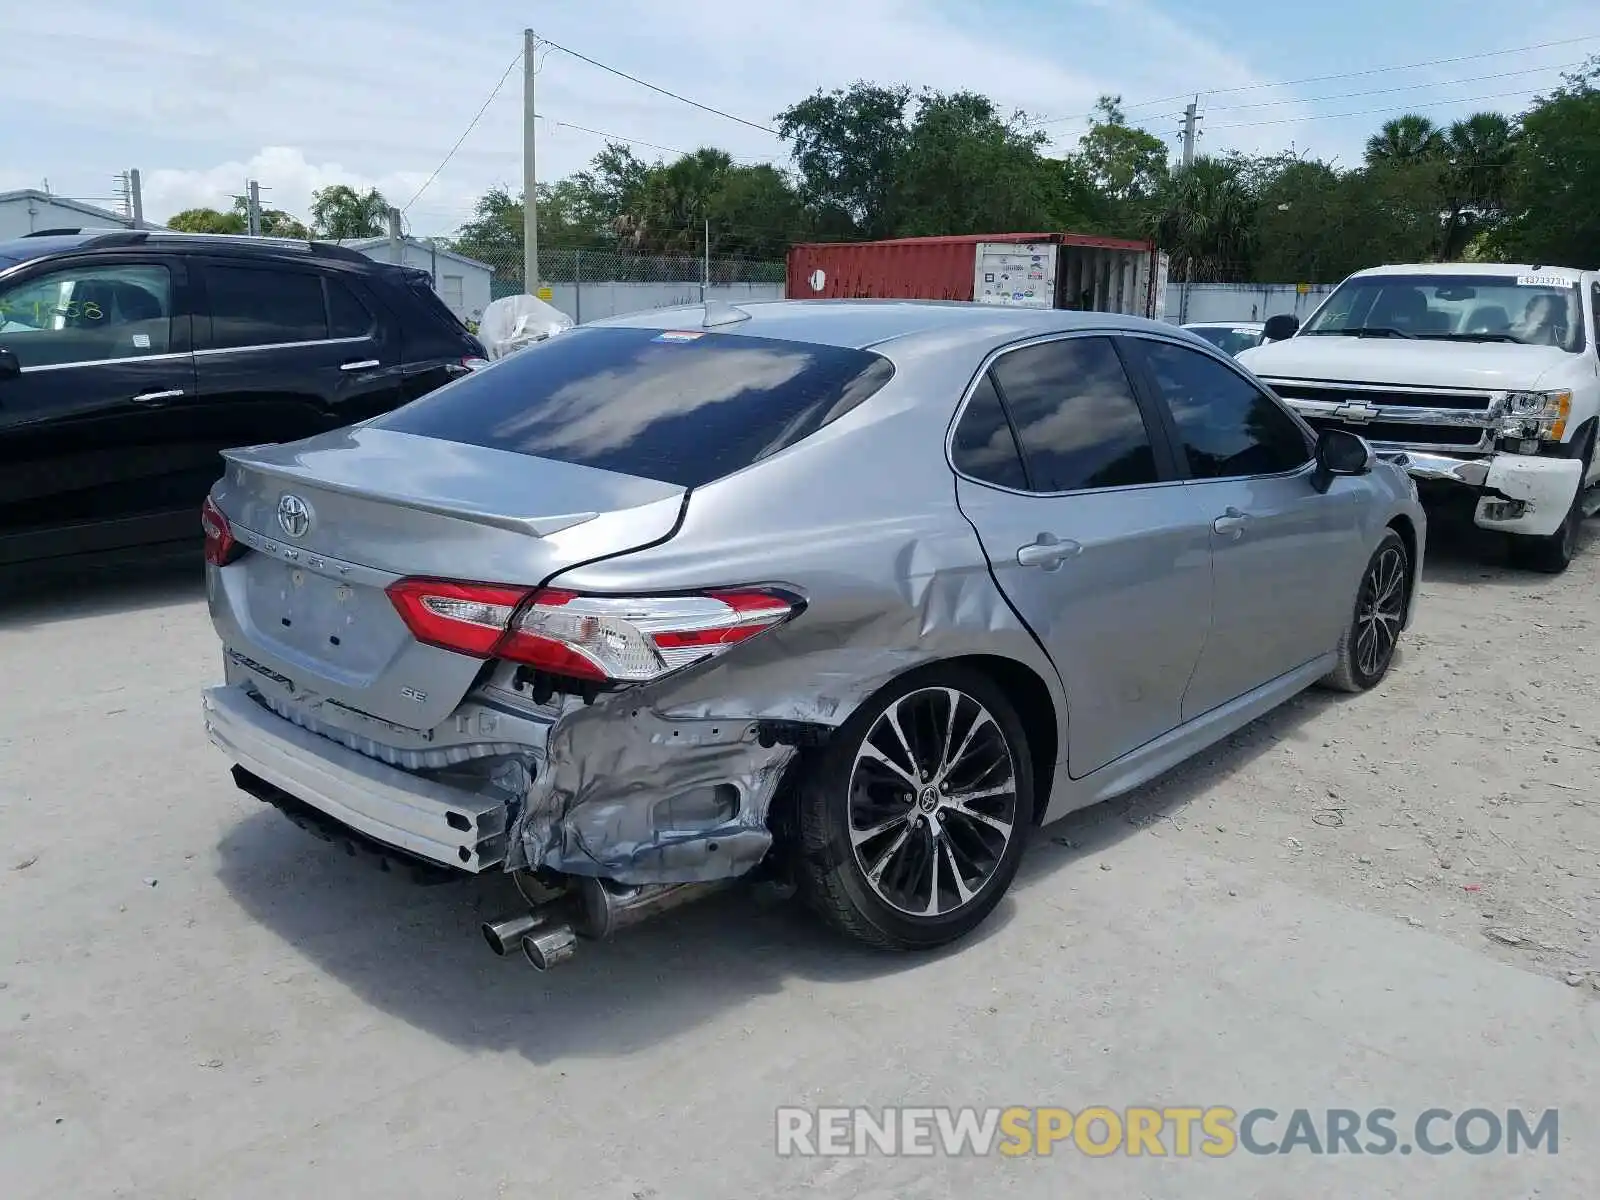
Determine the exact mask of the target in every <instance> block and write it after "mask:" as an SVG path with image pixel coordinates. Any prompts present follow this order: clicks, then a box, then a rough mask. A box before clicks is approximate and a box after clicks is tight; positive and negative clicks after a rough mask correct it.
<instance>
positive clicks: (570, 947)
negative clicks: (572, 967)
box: [522, 925, 578, 971]
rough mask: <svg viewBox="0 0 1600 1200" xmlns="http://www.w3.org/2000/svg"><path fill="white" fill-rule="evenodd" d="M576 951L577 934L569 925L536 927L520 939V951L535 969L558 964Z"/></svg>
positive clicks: (546, 969)
mask: <svg viewBox="0 0 1600 1200" xmlns="http://www.w3.org/2000/svg"><path fill="white" fill-rule="evenodd" d="M577 952H578V935H577V934H575V933H573V932H572V926H571V925H551V926H549V927H548V928H546V929H536V930H534V931H533V932H532V933H530V934H528V936H527V937H525V938H523V939H522V953H523V955H524V956H526V958H527V960H528V962H529V963H530V964H531V965H532V966H533V969H534V970H535V971H548V970H549V969H550V968H551V967H557V966H560V965H561V964H562V963H564V962H566V961H567V959H569V958H571V957H572V956H573V955H574V954H576V953H577Z"/></svg>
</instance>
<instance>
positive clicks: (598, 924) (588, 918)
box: [579, 878, 726, 940]
mask: <svg viewBox="0 0 1600 1200" xmlns="http://www.w3.org/2000/svg"><path fill="white" fill-rule="evenodd" d="M579 886H580V888H581V890H582V892H583V924H582V926H581V929H582V932H583V934H584V936H585V937H591V938H595V939H596V940H605V939H607V938H610V937H611V936H612V935H614V934H615V933H617V932H618V931H619V930H622V929H626V928H628V926H630V925H637V924H638V923H639V922H640V921H643V920H646V919H647V918H649V917H653V916H656V915H657V914H658V913H663V912H666V911H667V910H668V909H671V908H677V907H678V906H679V905H682V904H687V903H689V902H690V901H691V900H698V899H700V898H701V897H702V896H706V895H709V894H710V893H711V892H714V891H718V890H720V889H721V888H723V887H725V886H726V881H724V880H716V881H714V882H711V883H645V884H619V883H612V882H610V881H609V880H604V879H594V878H585V879H584V880H583V881H582V882H581V884H580V885H579Z"/></svg>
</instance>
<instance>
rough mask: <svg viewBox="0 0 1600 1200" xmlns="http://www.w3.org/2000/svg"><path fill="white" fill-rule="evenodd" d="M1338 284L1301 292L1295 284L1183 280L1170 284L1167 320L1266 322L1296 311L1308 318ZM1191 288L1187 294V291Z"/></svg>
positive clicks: (1168, 287) (1303, 317) (1173, 321)
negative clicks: (1302, 293) (1186, 285)
mask: <svg viewBox="0 0 1600 1200" xmlns="http://www.w3.org/2000/svg"><path fill="white" fill-rule="evenodd" d="M1336 286H1338V285H1337V284H1332V283H1314V284H1312V285H1311V290H1310V291H1308V292H1307V293H1306V294H1305V295H1303V296H1302V295H1301V294H1300V293H1299V291H1298V289H1297V286H1296V285H1295V284H1292V283H1191V284H1189V285H1188V287H1187V288H1185V286H1184V285H1183V284H1181V283H1169V284H1168V285H1167V312H1166V319H1167V320H1168V321H1170V322H1171V323H1172V324H1174V325H1185V324H1191V323H1194V322H1197V321H1265V320H1266V319H1267V318H1268V317H1275V316H1277V315H1278V314H1279V313H1293V314H1294V315H1295V316H1297V317H1299V318H1300V319H1301V320H1302V321H1304V320H1305V319H1306V318H1307V317H1309V316H1310V315H1311V314H1312V313H1313V312H1315V311H1316V307H1317V305H1319V304H1321V303H1322V301H1323V299H1324V298H1326V297H1327V295H1328V293H1330V292H1332V291H1333V289H1334V288H1335V287H1336ZM1186 291H1187V297H1186V296H1185V292H1186Z"/></svg>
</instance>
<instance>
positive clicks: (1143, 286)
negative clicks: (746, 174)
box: [785, 233, 1157, 315]
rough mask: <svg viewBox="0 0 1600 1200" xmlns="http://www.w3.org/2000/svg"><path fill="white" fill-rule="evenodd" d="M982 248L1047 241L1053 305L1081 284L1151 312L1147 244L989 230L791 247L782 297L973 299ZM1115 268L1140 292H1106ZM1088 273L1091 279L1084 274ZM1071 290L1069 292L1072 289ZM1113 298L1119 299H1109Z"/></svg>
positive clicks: (1124, 308) (1071, 297) (1123, 305)
mask: <svg viewBox="0 0 1600 1200" xmlns="http://www.w3.org/2000/svg"><path fill="white" fill-rule="evenodd" d="M983 243H1008V244H1015V243H1048V244H1051V245H1054V246H1057V247H1059V249H1058V251H1057V256H1058V260H1059V261H1058V276H1057V293H1058V294H1057V296H1056V297H1055V298H1054V301H1055V304H1056V305H1062V304H1063V303H1064V301H1063V297H1065V298H1066V300H1065V303H1066V304H1072V303H1073V302H1074V301H1075V299H1076V297H1077V295H1078V289H1079V286H1080V284H1088V285H1089V287H1090V289H1091V290H1093V288H1094V287H1096V286H1098V287H1099V288H1100V289H1101V290H1100V292H1099V293H1098V295H1099V298H1100V301H1101V303H1096V304H1095V305H1093V307H1097V308H1110V309H1111V310H1113V311H1120V312H1136V313H1140V314H1144V315H1148V310H1149V309H1150V308H1151V307H1152V305H1151V297H1152V296H1153V294H1154V293H1153V289H1151V288H1150V287H1149V286H1148V282H1149V280H1150V279H1151V272H1152V271H1153V270H1154V269H1155V268H1156V264H1157V254H1156V250H1155V247H1154V245H1152V244H1151V243H1149V242H1140V241H1129V240H1126V239H1123V238H1105V237H1094V236H1091V235H1087V234H1077V233H985V234H968V235H962V236H959V237H922V238H894V239H891V240H889V241H881V242H808V243H802V244H799V245H795V246H791V247H790V249H789V259H788V280H787V284H786V289H785V294H786V295H787V297H788V298H789V299H791V300H806V299H810V300H829V299H831V300H839V299H859V298H871V299H900V300H971V299H972V298H973V281H974V272H975V269H976V264H977V253H978V247H979V245H980V244H983ZM1118 270H1122V271H1128V270H1137V273H1138V277H1139V279H1140V284H1139V288H1140V294H1139V295H1138V296H1137V297H1135V296H1134V295H1133V294H1132V293H1133V289H1132V288H1131V287H1129V286H1127V284H1126V283H1124V284H1123V286H1122V287H1121V290H1120V291H1117V290H1116V289H1115V287H1113V288H1112V289H1111V290H1110V291H1107V290H1106V283H1107V278H1108V277H1109V276H1111V275H1112V274H1114V273H1116V272H1117V271H1118ZM1086 272H1087V274H1086ZM1069 289H1070V290H1069ZM1113 293H1115V294H1116V296H1117V297H1119V299H1117V300H1116V301H1115V302H1113V301H1112V294H1113Z"/></svg>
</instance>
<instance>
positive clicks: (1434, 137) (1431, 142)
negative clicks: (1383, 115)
mask: <svg viewBox="0 0 1600 1200" xmlns="http://www.w3.org/2000/svg"><path fill="white" fill-rule="evenodd" d="M1443 149H1444V137H1443V135H1441V134H1440V132H1439V130H1438V128H1437V127H1436V126H1435V125H1434V123H1433V122H1432V121H1430V120H1429V119H1428V118H1427V117H1424V116H1419V115H1418V114H1416V113H1407V114H1406V115H1405V116H1403V117H1395V118H1394V119H1393V120H1389V121H1385V122H1384V123H1383V128H1382V129H1380V130H1379V131H1378V132H1377V133H1375V134H1373V135H1372V136H1371V137H1370V138H1368V139H1367V165H1368V166H1369V167H1374V166H1394V165H1397V164H1402V163H1420V162H1425V161H1427V160H1430V159H1434V158H1437V157H1438V156H1439V155H1440V153H1441V152H1442V151H1443Z"/></svg>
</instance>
